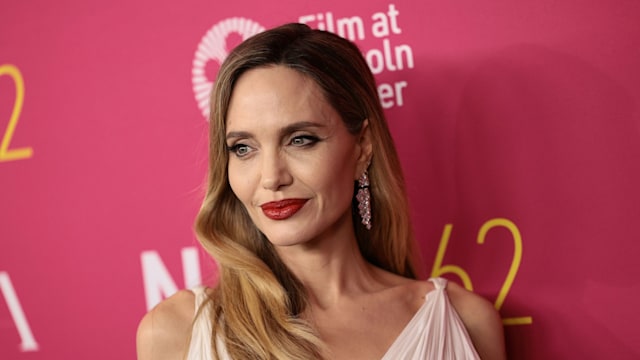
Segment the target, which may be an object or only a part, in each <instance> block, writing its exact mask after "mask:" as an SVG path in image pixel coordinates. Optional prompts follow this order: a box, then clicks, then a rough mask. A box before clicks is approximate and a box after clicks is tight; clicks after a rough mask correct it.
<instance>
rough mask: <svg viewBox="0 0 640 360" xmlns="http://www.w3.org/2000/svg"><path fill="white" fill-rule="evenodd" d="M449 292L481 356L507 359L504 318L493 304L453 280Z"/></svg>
mask: <svg viewBox="0 0 640 360" xmlns="http://www.w3.org/2000/svg"><path fill="white" fill-rule="evenodd" d="M447 294H448V295H449V299H450V300H451V304H452V305H453V307H454V308H455V309H456V312H457V313H458V315H460V318H461V319H462V322H463V323H464V325H465V327H466V328H467V331H468V332H469V336H470V337H471V341H473V345H474V346H475V348H476V350H477V351H478V354H479V355H480V358H482V359H484V360H491V359H499V360H502V359H506V352H505V344H504V329H503V326H502V320H501V319H500V315H499V314H498V312H497V311H496V309H495V308H494V307H493V304H491V303H490V302H489V301H488V300H486V299H485V298H483V297H482V296H479V295H477V294H474V293H472V292H470V291H468V290H467V289H465V288H463V287H462V286H460V285H458V284H456V283H454V282H451V281H449V282H448V283H447Z"/></svg>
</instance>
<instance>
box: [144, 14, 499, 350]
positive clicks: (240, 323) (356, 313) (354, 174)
mask: <svg viewBox="0 0 640 360" xmlns="http://www.w3.org/2000/svg"><path fill="white" fill-rule="evenodd" d="M211 103H212V115H211V132H210V154H209V155H210V169H209V171H210V174H209V182H208V188H207V193H206V197H205V200H204V203H203V205H202V208H201V210H200V213H199V214H198V217H197V220H196V231H197V234H198V238H199V240H200V242H201V243H202V245H203V246H204V248H205V249H206V250H207V251H208V252H209V253H210V254H211V256H212V257H214V258H215V259H216V261H217V263H218V265H219V269H220V279H219V283H218V284H217V286H216V287H215V288H213V289H210V288H198V289H194V290H193V291H186V290H184V291H181V292H179V293H177V294H176V295H174V296H172V297H171V298H169V299H167V300H165V301H164V302H163V303H161V304H159V305H158V306H157V307H156V308H154V309H153V310H152V311H150V312H149V313H148V314H147V315H146V316H145V317H144V319H143V320H142V322H141V324H140V327H139V330H138V357H139V358H140V359H177V358H189V359H318V358H322V359H350V360H353V359H383V358H384V359H431V358H433V359H442V358H447V357H450V358H477V357H478V355H479V356H480V357H482V358H483V359H502V358H504V357H505V355H504V343H503V334H502V325H501V323H500V319H499V317H498V315H497V313H496V311H495V310H494V309H493V307H492V306H491V304H489V303H488V302H487V301H486V300H484V299H482V298H480V297H478V296H476V295H474V294H472V293H470V292H467V291H466V290H464V289H462V288H461V287H459V286H457V285H455V284H453V283H449V284H448V285H447V284H446V281H444V280H443V279H433V280H432V281H419V280H416V279H415V272H414V268H413V265H412V260H411V255H412V254H413V253H414V250H413V242H414V239H413V235H412V231H411V225H410V223H409V213H408V204H407V198H406V194H405V189H404V183H403V178H402V175H401V169H400V164H399V161H398V157H397V154H396V151H395V148H394V146H393V141H392V138H391V135H390V133H389V130H388V127H387V124H386V121H385V119H384V115H383V112H382V109H381V106H380V103H379V100H378V97H377V93H376V86H375V82H374V78H373V75H372V74H371V72H370V70H369V68H368V67H367V64H366V62H365V60H364V59H363V57H362V55H361V54H360V52H359V50H358V48H357V47H356V46H355V45H353V44H352V43H350V42H349V41H347V40H344V39H342V38H340V37H338V36H336V35H333V34H331V33H328V32H323V31H319V30H311V29H310V28H308V27H307V26H305V25H301V24H289V25H284V26H281V27H278V28H275V29H272V30H269V31H266V32H263V33H261V34H258V35H256V36H254V37H252V38H250V39H248V40H247V41H245V42H243V43H242V44H241V45H239V46H238V47H237V48H236V49H234V50H233V51H232V52H231V54H230V55H229V56H228V58H227V59H226V60H225V62H224V64H223V65H222V67H221V68H220V71H219V73H218V77H217V80H216V85H215V89H214V91H213V94H212V102H211ZM445 286H446V292H445ZM447 294H448V295H447ZM449 299H450V301H449ZM451 305H453V306H451ZM194 313H195V318H194ZM212 339H213V340H212Z"/></svg>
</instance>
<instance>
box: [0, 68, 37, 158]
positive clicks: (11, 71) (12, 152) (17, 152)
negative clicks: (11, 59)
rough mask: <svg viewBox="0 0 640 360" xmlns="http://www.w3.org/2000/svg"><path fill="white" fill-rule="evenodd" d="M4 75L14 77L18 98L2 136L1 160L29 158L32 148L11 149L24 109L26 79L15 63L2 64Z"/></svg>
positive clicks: (1, 71)
mask: <svg viewBox="0 0 640 360" xmlns="http://www.w3.org/2000/svg"><path fill="white" fill-rule="evenodd" d="M2 75H9V76H10V77H11V78H12V79H13V82H14V83H15V86H16V100H15V102H14V104H13V111H12V112H11V118H10V119H9V124H8V125H7V130H6V131H5V133H4V136H3V137H2V143H0V162H4V161H12V160H21V159H28V158H30V157H31V156H33V149H32V148H30V147H25V148H19V149H9V145H10V144H11V138H12V137H13V132H14V131H15V129H16V125H18V118H19V117H20V111H22V102H23V101H24V80H23V79H22V74H20V70H18V68H17V67H15V66H13V65H8V64H5V65H2V66H0V76H2Z"/></svg>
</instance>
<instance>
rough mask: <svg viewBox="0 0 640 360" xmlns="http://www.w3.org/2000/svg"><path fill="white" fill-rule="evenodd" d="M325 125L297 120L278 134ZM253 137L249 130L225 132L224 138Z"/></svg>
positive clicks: (282, 134)
mask: <svg viewBox="0 0 640 360" xmlns="http://www.w3.org/2000/svg"><path fill="white" fill-rule="evenodd" d="M324 127H326V125H324V124H319V123H316V122H313V121H299V122H295V123H293V124H289V125H287V126H285V127H283V128H282V129H280V131H279V132H280V136H285V135H288V134H291V133H293V132H296V131H299V130H304V129H308V128H324ZM250 137H253V134H252V133H251V132H249V131H230V132H228V133H227V136H226V140H227V141H228V140H229V139H237V138H250Z"/></svg>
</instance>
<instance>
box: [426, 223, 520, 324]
mask: <svg viewBox="0 0 640 360" xmlns="http://www.w3.org/2000/svg"><path fill="white" fill-rule="evenodd" d="M452 227H453V225H452V224H446V225H445V226H444V231H443V232H442V238H441V239H440V245H439V246H438V252H437V253H436V258H435V261H434V263H433V269H432V270H431V276H433V277H437V276H441V275H443V274H446V273H450V274H455V275H457V276H458V277H459V278H460V280H462V284H463V285H464V287H465V288H466V289H467V290H469V291H473V284H472V283H471V277H470V276H469V274H468V273H467V272H466V271H465V270H464V269H463V268H461V267H460V266H458V265H452V264H448V265H444V266H443V265H442V261H443V259H444V254H445V252H446V250H447V246H448V245H449V238H450V237H451V230H452ZM495 227H504V228H506V229H508V230H509V231H510V232H511V236H512V237H513V242H514V250H513V259H512V261H511V266H510V267H509V272H508V273H507V277H506V278H505V280H504V282H503V283H502V287H501V288H500V293H499V294H498V297H497V299H496V302H495V304H494V305H495V308H496V309H497V310H498V311H499V310H500V309H501V308H502V304H503V303H504V300H505V299H506V297H507V295H508V294H509V290H511V285H512V284H513V281H514V280H515V277H516V274H517V273H518V268H519V267H520V261H521V260H522V236H521V235H520V231H519V230H518V227H517V226H516V225H515V224H514V223H513V222H512V221H510V220H508V219H504V218H496V219H491V220H489V221H487V222H486V223H484V224H483V225H482V227H481V228H480V231H479V232H478V244H484V242H485V239H486V237H487V233H488V232H489V230H491V229H493V228H495ZM532 322H533V319H532V318H531V316H520V317H510V318H503V319H502V323H503V324H504V325H529V324H531V323H532Z"/></svg>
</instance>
